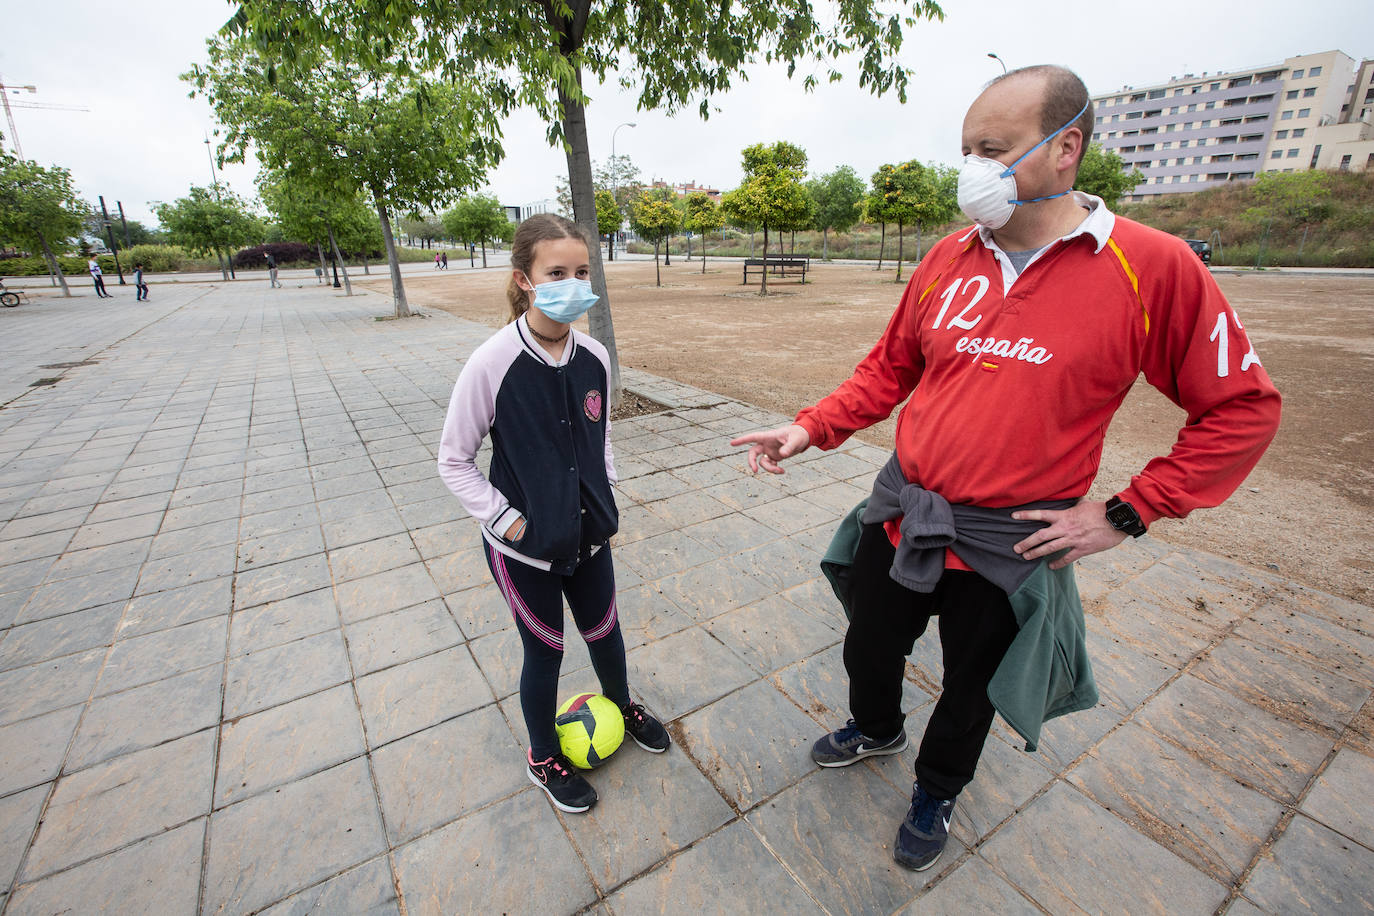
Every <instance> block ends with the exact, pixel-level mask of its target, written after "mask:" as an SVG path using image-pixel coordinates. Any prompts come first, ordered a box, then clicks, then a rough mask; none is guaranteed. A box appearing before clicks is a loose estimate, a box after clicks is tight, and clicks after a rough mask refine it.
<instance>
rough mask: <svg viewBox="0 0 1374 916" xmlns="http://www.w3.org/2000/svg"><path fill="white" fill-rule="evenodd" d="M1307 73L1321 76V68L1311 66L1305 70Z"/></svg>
mask: <svg viewBox="0 0 1374 916" xmlns="http://www.w3.org/2000/svg"><path fill="white" fill-rule="evenodd" d="M1307 75H1308V76H1321V75H1322V68H1321V67H1313V68H1312V69H1310V70H1308V71H1307Z"/></svg>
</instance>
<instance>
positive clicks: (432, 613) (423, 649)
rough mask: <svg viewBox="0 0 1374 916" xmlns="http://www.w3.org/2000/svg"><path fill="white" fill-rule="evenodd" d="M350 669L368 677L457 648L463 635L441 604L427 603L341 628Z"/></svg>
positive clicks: (438, 602)
mask: <svg viewBox="0 0 1374 916" xmlns="http://www.w3.org/2000/svg"><path fill="white" fill-rule="evenodd" d="M344 634H345V636H346V637H347V638H348V651H349V655H351V656H352V658H353V669H354V671H355V672H356V673H357V674H359V675H362V674H367V673H369V672H372V671H377V670H380V669H382V668H386V667H389V666H391V665H395V664H398V663H400V662H405V661H409V660H411V659H412V658H418V657H419V656H421V655H428V654H430V653H432V652H437V651H438V650H440V649H446V648H448V647H449V646H454V645H457V644H458V643H460V642H462V641H463V634H462V633H461V632H459V630H458V626H457V625H456V624H455V623H454V622H453V618H452V617H450V616H449V613H448V609H447V608H446V607H445V606H444V603H443V602H442V601H427V602H425V603H424V604H421V605H417V606H415V607H411V608H406V609H405V610H402V611H394V612H392V613H390V614H381V615H379V616H376V617H369V618H367V619H366V620H362V621H360V622H358V623H353V624H349V625H347V626H346V627H345V628H344Z"/></svg>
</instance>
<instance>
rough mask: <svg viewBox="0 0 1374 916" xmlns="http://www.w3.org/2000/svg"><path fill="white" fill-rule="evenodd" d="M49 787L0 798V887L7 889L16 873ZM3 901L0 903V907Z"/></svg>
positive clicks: (44, 786) (36, 824) (31, 837)
mask: <svg viewBox="0 0 1374 916" xmlns="http://www.w3.org/2000/svg"><path fill="white" fill-rule="evenodd" d="M50 788H51V786H47V785H41V786H36V787H34V788H32V789H29V790H28V791H25V792H15V793H14V794H12V795H6V796H3V797H0V887H5V888H8V887H9V886H10V883H11V882H12V881H13V880H14V875H15V872H17V871H18V870H19V860H20V858H22V857H23V855H24V851H25V850H27V849H28V847H29V841H30V840H31V839H33V831H34V828H35V827H37V826H38V814H39V812H41V811H42V810H43V802H44V801H46V800H47V798H48V790H49V789H50ZM3 905H4V901H3V900H0V906H3Z"/></svg>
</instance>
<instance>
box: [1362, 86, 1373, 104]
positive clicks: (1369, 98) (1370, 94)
mask: <svg viewBox="0 0 1374 916" xmlns="http://www.w3.org/2000/svg"><path fill="white" fill-rule="evenodd" d="M1364 100H1365V101H1366V102H1374V89H1370V90H1369V91H1368V92H1366V93H1365V94H1364Z"/></svg>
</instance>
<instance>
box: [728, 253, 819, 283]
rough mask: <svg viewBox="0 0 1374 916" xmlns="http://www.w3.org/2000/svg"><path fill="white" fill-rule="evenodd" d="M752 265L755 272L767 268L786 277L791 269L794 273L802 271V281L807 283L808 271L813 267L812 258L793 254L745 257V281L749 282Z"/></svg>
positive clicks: (760, 271)
mask: <svg viewBox="0 0 1374 916" xmlns="http://www.w3.org/2000/svg"><path fill="white" fill-rule="evenodd" d="M751 267H752V268H753V269H754V272H755V273H759V274H761V273H763V271H765V270H771V271H772V272H773V276H775V277H786V276H788V271H789V270H790V271H792V273H793V275H795V274H797V273H798V272H800V274H801V282H802V283H805V282H806V271H807V270H808V269H810V267H811V259H810V258H799V257H794V256H792V255H769V256H768V257H766V258H745V260H744V280H743V283H748V282H749V269H750V268H751Z"/></svg>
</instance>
